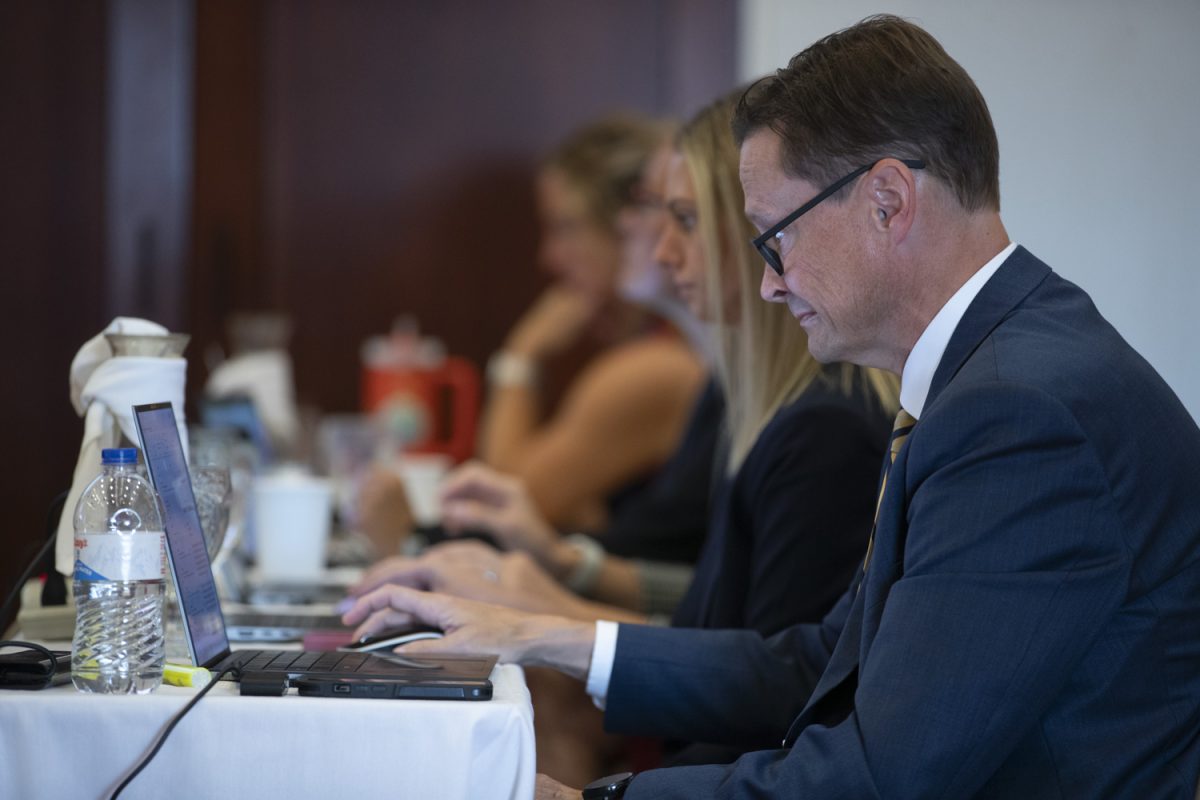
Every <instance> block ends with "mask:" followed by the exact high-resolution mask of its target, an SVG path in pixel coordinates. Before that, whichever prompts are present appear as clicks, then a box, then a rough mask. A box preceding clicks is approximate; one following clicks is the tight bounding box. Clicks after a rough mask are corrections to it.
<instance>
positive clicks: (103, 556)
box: [71, 447, 166, 694]
mask: <svg viewBox="0 0 1200 800" xmlns="http://www.w3.org/2000/svg"><path fill="white" fill-rule="evenodd" d="M101 459H102V461H101V463H102V465H103V471H102V472H101V474H100V476H99V477H98V478H96V479H95V480H94V481H92V482H91V483H90V484H88V487H87V489H85V490H84V492H83V496H81V497H80V498H79V504H78V505H77V506H75V640H74V642H73V644H72V647H71V681H72V683H74V684H75V688H76V689H78V690H79V691H81V692H97V693H101V694H144V693H146V692H152V691H154V690H155V689H156V688H158V686H159V684H161V683H162V675H163V662H164V661H165V657H164V650H163V594H164V585H165V577H166V543H165V539H164V537H163V524H162V514H161V512H160V510H159V505H158V496H157V495H156V494H155V493H154V489H153V488H151V486H150V484H149V483H148V482H147V481H146V479H145V478H143V477H142V476H141V474H140V473H139V472H138V469H137V450H136V449H135V448H132V447H128V448H119V449H110V450H104V451H103V453H102V456H101Z"/></svg>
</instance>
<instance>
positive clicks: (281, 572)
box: [254, 474, 333, 581]
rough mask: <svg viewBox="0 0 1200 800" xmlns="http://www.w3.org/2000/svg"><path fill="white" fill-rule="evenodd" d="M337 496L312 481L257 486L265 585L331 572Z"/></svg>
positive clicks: (288, 479)
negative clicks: (328, 549)
mask: <svg viewBox="0 0 1200 800" xmlns="http://www.w3.org/2000/svg"><path fill="white" fill-rule="evenodd" d="M332 500H333V491H332V488H331V487H330V484H329V482H328V481H326V480H322V479H320V478H314V477H311V476H308V475H299V474H283V475H265V476H262V477H259V478H256V479H255V481H254V532H255V539H256V542H255V544H256V553H257V557H258V570H259V574H260V575H261V577H262V578H263V580H273V581H278V580H312V579H315V578H319V577H320V576H321V573H322V572H323V571H324V569H325V548H326V545H327V544H328V542H329V527H330V522H331V511H332Z"/></svg>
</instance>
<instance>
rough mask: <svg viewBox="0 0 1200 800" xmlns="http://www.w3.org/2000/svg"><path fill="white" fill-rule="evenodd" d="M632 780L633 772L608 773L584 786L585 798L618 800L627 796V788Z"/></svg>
mask: <svg viewBox="0 0 1200 800" xmlns="http://www.w3.org/2000/svg"><path fill="white" fill-rule="evenodd" d="M631 780H633V773H632V772H618V773H617V774H616V775H606V776H604V777H603V778H600V779H599V780H595V781H592V782H591V783H589V784H588V785H587V786H585V787H583V800H618V798H621V797H624V796H625V790H626V789H627V788H628V787H629V782H630V781H631Z"/></svg>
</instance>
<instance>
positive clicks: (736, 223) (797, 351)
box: [679, 90, 899, 473]
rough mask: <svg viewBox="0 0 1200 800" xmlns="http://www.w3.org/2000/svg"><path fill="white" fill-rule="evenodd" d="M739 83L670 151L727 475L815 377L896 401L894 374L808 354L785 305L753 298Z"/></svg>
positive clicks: (756, 266) (892, 406)
mask: <svg viewBox="0 0 1200 800" xmlns="http://www.w3.org/2000/svg"><path fill="white" fill-rule="evenodd" d="M741 95H742V90H738V91H737V92H734V93H732V94H730V95H727V96H725V97H723V98H721V99H719V100H717V101H716V102H715V103H713V104H712V105H709V106H708V107H706V108H705V109H703V110H702V111H700V112H699V113H698V114H697V115H696V116H695V117H694V118H693V119H692V120H691V121H690V122H688V123H687V124H686V125H685V126H684V127H683V129H682V130H681V131H680V134H679V149H680V152H681V153H682V154H683V157H684V161H685V162H686V164H687V168H688V170H689V171H690V173H691V177H692V182H693V184H694V185H695V191H696V217H697V226H696V231H697V234H698V235H699V236H701V237H702V243H703V245H704V251H705V252H706V253H707V256H708V257H707V263H706V264H705V283H706V285H707V287H709V291H708V292H707V293H706V294H707V297H708V303H709V308H708V312H709V319H711V320H713V321H714V322H715V323H716V324H715V325H714V326H713V328H714V332H715V336H716V338H717V341H716V342H715V346H714V348H713V351H714V355H715V362H716V364H715V366H716V373H717V378H718V380H719V381H720V383H721V388H722V389H723V391H724V394H725V420H726V425H727V428H728V434H729V460H728V463H727V465H726V466H727V469H728V471H729V472H730V473H732V472H734V471H735V470H737V468H738V467H739V466H741V463H742V461H743V460H744V459H745V458H746V455H747V454H748V453H749V452H750V449H751V448H752V447H753V446H754V442H755V440H756V439H757V438H758V435H759V433H761V432H762V429H763V428H764V427H765V426H766V424H767V423H768V422H770V420H771V418H772V417H773V416H774V415H775V412H777V411H778V410H779V409H780V408H781V407H783V406H784V405H786V404H787V403H789V402H791V401H792V400H794V399H796V398H797V397H799V396H800V394H801V393H802V392H803V391H804V390H805V389H807V388H808V386H809V385H810V384H811V383H812V382H813V381H814V380H835V381H837V383H838V384H839V386H840V388H841V389H842V390H843V391H845V392H847V393H849V392H850V391H852V390H853V387H854V384H855V383H856V382H859V381H861V382H862V384H863V385H864V386H865V387H866V388H867V389H868V391H869V394H871V395H873V396H874V398H875V400H876V401H877V402H878V403H879V404H880V406H881V407H882V408H883V409H884V410H886V411H887V412H888V413H893V412H894V411H895V410H896V408H897V407H898V405H899V399H898V396H899V381H898V380H897V379H896V377H895V376H894V375H892V374H891V373H888V372H883V371H881V370H876V369H865V368H862V367H856V366H854V365H852V364H838V365H831V366H830V367H825V366H824V365H822V364H821V363H820V362H818V361H817V360H816V359H815V358H813V357H812V355H811V354H810V353H809V352H808V338H807V336H806V335H805V333H804V329H803V328H801V327H800V326H799V325H798V324H797V323H796V320H795V319H793V318H792V315H791V313H790V312H789V311H788V309H787V307H786V306H784V305H782V304H779V303H765V302H763V301H762V299H761V298H760V297H759V296H758V276H760V275H761V274H762V270H763V264H762V261H761V259H760V258H759V256H758V254H757V253H755V252H754V248H753V247H752V246H751V244H750V240H751V239H753V238H754V236H755V235H756V233H757V232H756V231H755V230H754V228H753V227H752V226H751V225H750V222H749V221H748V220H747V219H746V216H745V212H744V206H745V197H744V195H743V194H742V185H741V182H740V181H739V180H738V148H737V146H736V145H735V144H734V139H733V133H732V131H731V129H730V120H731V119H732V118H733V110H734V107H735V106H736V104H737V101H738V98H740V97H741ZM729 270H733V272H734V274H735V275H736V277H737V281H738V301H737V302H738V319H737V320H736V321H735V322H733V323H730V322H729V321H728V320H727V319H726V317H727V311H728V309H726V308H725V307H724V304H725V302H724V297H723V292H722V290H721V287H723V286H725V285H726V281H727V280H728V279H727V277H726V276H727V275H728V274H729Z"/></svg>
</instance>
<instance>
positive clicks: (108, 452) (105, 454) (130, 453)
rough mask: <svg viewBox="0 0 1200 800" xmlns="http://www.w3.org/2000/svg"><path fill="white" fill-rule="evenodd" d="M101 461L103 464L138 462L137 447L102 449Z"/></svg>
mask: <svg viewBox="0 0 1200 800" xmlns="http://www.w3.org/2000/svg"><path fill="white" fill-rule="evenodd" d="M100 463H101V465H103V466H108V465H110V464H136V463H137V448H136V447H106V448H104V449H103V450H101V451H100Z"/></svg>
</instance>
